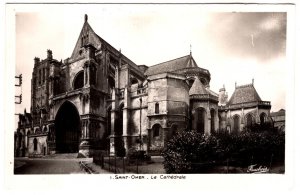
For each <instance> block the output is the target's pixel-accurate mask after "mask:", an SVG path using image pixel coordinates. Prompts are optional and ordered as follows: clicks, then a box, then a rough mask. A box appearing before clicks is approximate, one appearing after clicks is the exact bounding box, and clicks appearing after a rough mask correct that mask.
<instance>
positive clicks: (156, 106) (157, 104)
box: [155, 103, 159, 114]
mask: <svg viewBox="0 0 300 195" xmlns="http://www.w3.org/2000/svg"><path fill="white" fill-rule="evenodd" d="M158 113H159V103H155V114H158Z"/></svg>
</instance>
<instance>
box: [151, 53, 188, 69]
mask: <svg viewBox="0 0 300 195" xmlns="http://www.w3.org/2000/svg"><path fill="white" fill-rule="evenodd" d="M187 56H189V55H186V56H182V57H179V58H175V59H172V60H167V61H164V62H161V63H158V64H154V65H152V66H149V67H153V66H158V65H161V64H163V63H167V62H171V61H175V60H178V59H181V58H184V57H187Z"/></svg>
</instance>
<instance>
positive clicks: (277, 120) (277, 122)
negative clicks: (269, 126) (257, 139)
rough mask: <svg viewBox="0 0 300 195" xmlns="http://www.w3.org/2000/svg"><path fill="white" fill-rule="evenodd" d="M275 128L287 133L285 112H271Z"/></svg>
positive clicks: (282, 110)
mask: <svg viewBox="0 0 300 195" xmlns="http://www.w3.org/2000/svg"><path fill="white" fill-rule="evenodd" d="M270 115H271V118H272V122H273V126H274V127H275V128H277V129H278V130H280V131H285V110H284V109H280V110H279V111H277V112H271V114H270Z"/></svg>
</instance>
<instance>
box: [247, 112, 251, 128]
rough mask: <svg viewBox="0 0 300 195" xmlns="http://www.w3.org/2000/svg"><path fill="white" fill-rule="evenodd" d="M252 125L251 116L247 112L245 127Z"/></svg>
mask: <svg viewBox="0 0 300 195" xmlns="http://www.w3.org/2000/svg"><path fill="white" fill-rule="evenodd" d="M252 125H253V117H252V115H251V114H248V115H247V116H246V126H247V127H252Z"/></svg>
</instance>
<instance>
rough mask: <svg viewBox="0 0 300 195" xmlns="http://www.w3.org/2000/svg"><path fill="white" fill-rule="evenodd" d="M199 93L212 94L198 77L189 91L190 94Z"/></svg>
mask: <svg viewBox="0 0 300 195" xmlns="http://www.w3.org/2000/svg"><path fill="white" fill-rule="evenodd" d="M198 94H210V93H209V92H208V91H207V90H206V89H205V87H204V86H203V84H202V83H201V81H200V80H199V78H198V77H196V79H195V81H194V83H193V85H192V87H191V89H190V91H189V95H198Z"/></svg>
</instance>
